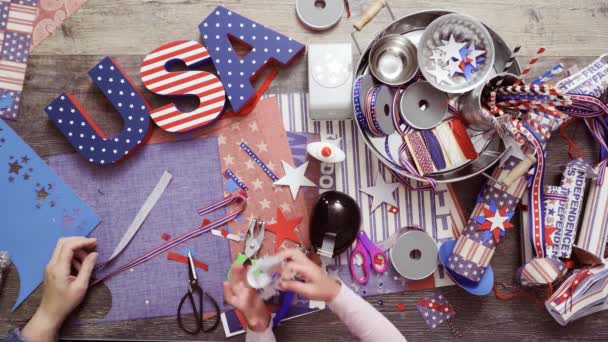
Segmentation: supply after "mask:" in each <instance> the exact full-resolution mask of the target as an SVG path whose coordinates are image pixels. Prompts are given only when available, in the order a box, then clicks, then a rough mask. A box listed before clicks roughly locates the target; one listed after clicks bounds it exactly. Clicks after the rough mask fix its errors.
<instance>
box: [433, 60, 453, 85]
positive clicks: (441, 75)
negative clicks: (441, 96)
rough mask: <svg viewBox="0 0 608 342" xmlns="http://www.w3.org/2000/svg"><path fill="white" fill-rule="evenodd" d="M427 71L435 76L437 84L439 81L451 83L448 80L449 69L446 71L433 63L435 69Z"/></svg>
mask: <svg viewBox="0 0 608 342" xmlns="http://www.w3.org/2000/svg"><path fill="white" fill-rule="evenodd" d="M428 72H429V74H431V75H432V76H433V77H435V82H437V84H441V82H445V83H447V84H451V83H452V82H451V81H450V73H449V71H447V70H445V69H442V68H440V67H438V66H437V65H435V69H433V70H429V71H428Z"/></svg>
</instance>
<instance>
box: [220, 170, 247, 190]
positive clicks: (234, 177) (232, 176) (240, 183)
mask: <svg viewBox="0 0 608 342" xmlns="http://www.w3.org/2000/svg"><path fill="white" fill-rule="evenodd" d="M224 175H225V176H226V177H228V178H230V179H232V180H233V181H234V182H235V183H236V185H238V186H239V188H241V189H243V191H249V188H248V187H247V185H245V183H243V181H242V180H241V179H240V178H239V177H238V176H237V175H236V174H234V172H232V170H230V169H226V171H225V172H224Z"/></svg>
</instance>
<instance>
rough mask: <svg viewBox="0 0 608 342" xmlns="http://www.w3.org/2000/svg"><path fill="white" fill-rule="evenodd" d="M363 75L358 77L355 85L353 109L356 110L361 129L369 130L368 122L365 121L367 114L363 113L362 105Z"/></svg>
mask: <svg viewBox="0 0 608 342" xmlns="http://www.w3.org/2000/svg"><path fill="white" fill-rule="evenodd" d="M363 77H364V76H363V75H362V76H359V77H357V79H356V80H355V85H354V86H353V107H354V109H355V117H356V118H357V123H359V127H360V128H361V129H367V120H365V114H364V113H363V107H362V105H361V80H362V79H363Z"/></svg>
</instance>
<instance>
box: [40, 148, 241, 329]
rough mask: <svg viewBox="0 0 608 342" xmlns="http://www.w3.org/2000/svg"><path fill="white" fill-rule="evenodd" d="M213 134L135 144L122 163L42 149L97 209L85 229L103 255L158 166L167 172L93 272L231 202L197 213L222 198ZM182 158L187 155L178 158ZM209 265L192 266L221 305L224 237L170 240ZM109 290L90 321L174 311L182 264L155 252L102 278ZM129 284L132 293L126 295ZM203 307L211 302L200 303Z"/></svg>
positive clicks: (183, 281) (184, 276) (181, 289)
mask: <svg viewBox="0 0 608 342" xmlns="http://www.w3.org/2000/svg"><path fill="white" fill-rule="evenodd" d="M217 143H218V141H217V138H216V137H208V138H205V139H198V140H195V141H183V142H172V143H167V144H154V145H145V146H142V148H141V150H140V151H139V152H138V153H137V154H135V155H134V156H133V157H132V158H131V159H130V160H129V162H128V163H120V164H116V165H114V166H112V167H98V166H96V165H93V164H90V163H88V162H87V161H85V160H83V159H82V158H80V156H78V155H77V154H64V155H55V156H51V157H49V163H50V165H51V167H53V168H54V169H55V170H57V172H58V173H59V174H60V175H61V176H62V177H64V178H65V179H66V181H67V182H68V183H69V184H71V185H72V186H73V187H74V188H75V189H76V190H77V191H78V192H79V193H80V194H81V195H82V197H83V198H84V199H85V200H86V201H87V202H89V203H91V205H92V206H93V207H94V208H95V209H96V210H97V212H98V213H99V216H100V217H101V218H102V220H103V222H102V224H101V225H100V226H99V227H98V228H97V229H96V230H95V231H94V232H93V234H92V236H93V237H95V238H97V252H98V253H99V261H100V262H103V261H106V260H108V259H109V258H110V256H111V255H112V254H113V252H114V250H115V248H116V246H117V245H118V243H119V242H120V241H121V239H122V237H123V235H124V234H125V231H126V230H127V226H128V224H129V222H131V220H133V217H135V215H136V214H137V212H138V211H139V209H140V207H141V206H142V204H143V203H144V202H145V200H146V198H147V196H148V195H149V193H150V189H152V188H153V187H154V186H155V185H156V184H157V182H158V180H159V177H160V176H161V174H163V172H164V171H165V170H168V171H169V172H171V174H172V175H173V179H172V180H171V183H170V184H169V186H168V187H167V189H166V190H165V191H164V193H163V195H162V196H161V197H160V198H159V200H158V202H157V203H156V205H155V206H154V208H153V209H152V211H151V212H150V214H149V216H148V218H147V219H146V220H145V221H144V223H143V224H142V227H141V229H140V230H139V231H138V232H137V234H136V235H135V236H134V237H133V240H132V241H131V242H130V243H129V245H128V246H127V248H125V249H124V251H123V252H122V253H121V254H119V255H118V256H117V257H116V258H115V259H114V260H113V261H112V262H111V263H110V264H108V265H106V266H105V267H104V269H103V270H101V271H100V272H98V273H97V274H96V276H97V279H99V278H100V277H101V276H103V275H104V274H107V273H108V272H112V271H113V270H115V269H117V268H119V267H120V266H122V265H124V264H126V263H128V262H130V261H131V260H133V258H135V257H139V256H141V255H143V254H144V253H146V252H148V251H149V250H151V249H152V248H155V247H158V246H160V245H162V244H164V243H166V242H167V241H165V240H164V239H163V235H165V236H164V237H165V238H166V239H167V240H172V239H175V238H178V237H179V236H180V235H182V234H184V233H186V232H188V231H191V230H193V229H196V228H198V227H199V226H200V225H201V222H202V221H203V220H204V219H208V220H210V221H215V220H216V219H219V218H220V217H222V216H224V215H225V214H226V213H228V212H229V211H231V210H234V209H235V208H236V207H230V208H228V209H221V210H217V211H215V212H212V213H210V214H208V215H205V216H204V217H200V216H199V215H198V214H197V210H198V209H199V208H205V207H207V206H209V205H210V204H212V203H215V202H216V201H218V200H219V199H222V198H223V195H224V192H223V186H222V179H223V176H222V174H221V164H220V155H219V149H218V144H217ZM184 160H187V161H188V162H187V163H185V162H184ZM187 249H190V250H191V251H192V253H193V257H194V258H195V259H197V260H199V261H202V262H204V263H206V264H207V265H209V270H208V271H207V272H202V271H199V282H200V285H201V286H202V287H203V288H204V289H205V291H207V292H209V293H210V294H211V295H212V296H213V297H214V298H215V299H217V300H218V303H219V304H220V307H221V308H224V307H223V304H222V303H223V301H222V300H221V298H222V283H223V281H224V280H225V277H226V271H227V270H228V267H230V264H231V260H230V258H229V255H230V244H229V242H228V240H226V239H224V238H222V237H216V236H213V235H212V234H211V233H204V234H202V235H201V236H199V237H197V238H195V239H192V240H190V241H188V242H185V243H184V244H182V245H179V246H177V247H174V248H172V249H171V250H170V252H174V253H177V254H181V255H187ZM104 284H105V286H107V287H108V288H109V290H110V293H111V294H112V308H111V309H110V311H109V312H108V313H107V315H106V316H105V317H103V318H101V319H99V320H96V321H94V323H101V322H110V321H120V320H129V319H144V318H152V317H167V316H175V314H176V310H177V304H178V303H179V301H180V299H181V298H182V296H183V295H184V293H186V291H187V290H188V289H187V287H188V268H187V267H186V266H185V265H183V264H181V263H177V262H174V261H171V260H167V257H166V256H164V255H159V256H157V257H155V258H153V259H151V260H150V261H148V262H146V263H144V264H142V265H139V266H137V267H134V268H132V270H126V271H124V272H123V273H120V274H117V275H115V276H114V277H112V278H110V279H108V280H106V281H105V282H104ZM134 289H137V295H134V292H133V291H134ZM206 310H213V309H212V308H211V307H210V306H206Z"/></svg>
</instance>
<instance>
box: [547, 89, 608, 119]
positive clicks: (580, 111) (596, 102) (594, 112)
mask: <svg viewBox="0 0 608 342" xmlns="http://www.w3.org/2000/svg"><path fill="white" fill-rule="evenodd" d="M569 96H570V98H571V99H572V104H571V105H570V106H564V107H560V108H559V110H561V111H563V112H564V113H566V114H568V115H571V116H574V117H578V118H590V117H596V116H600V115H607V114H608V106H606V104H604V103H603V102H602V101H601V100H600V99H598V98H597V97H594V96H589V95H580V94H569Z"/></svg>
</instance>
